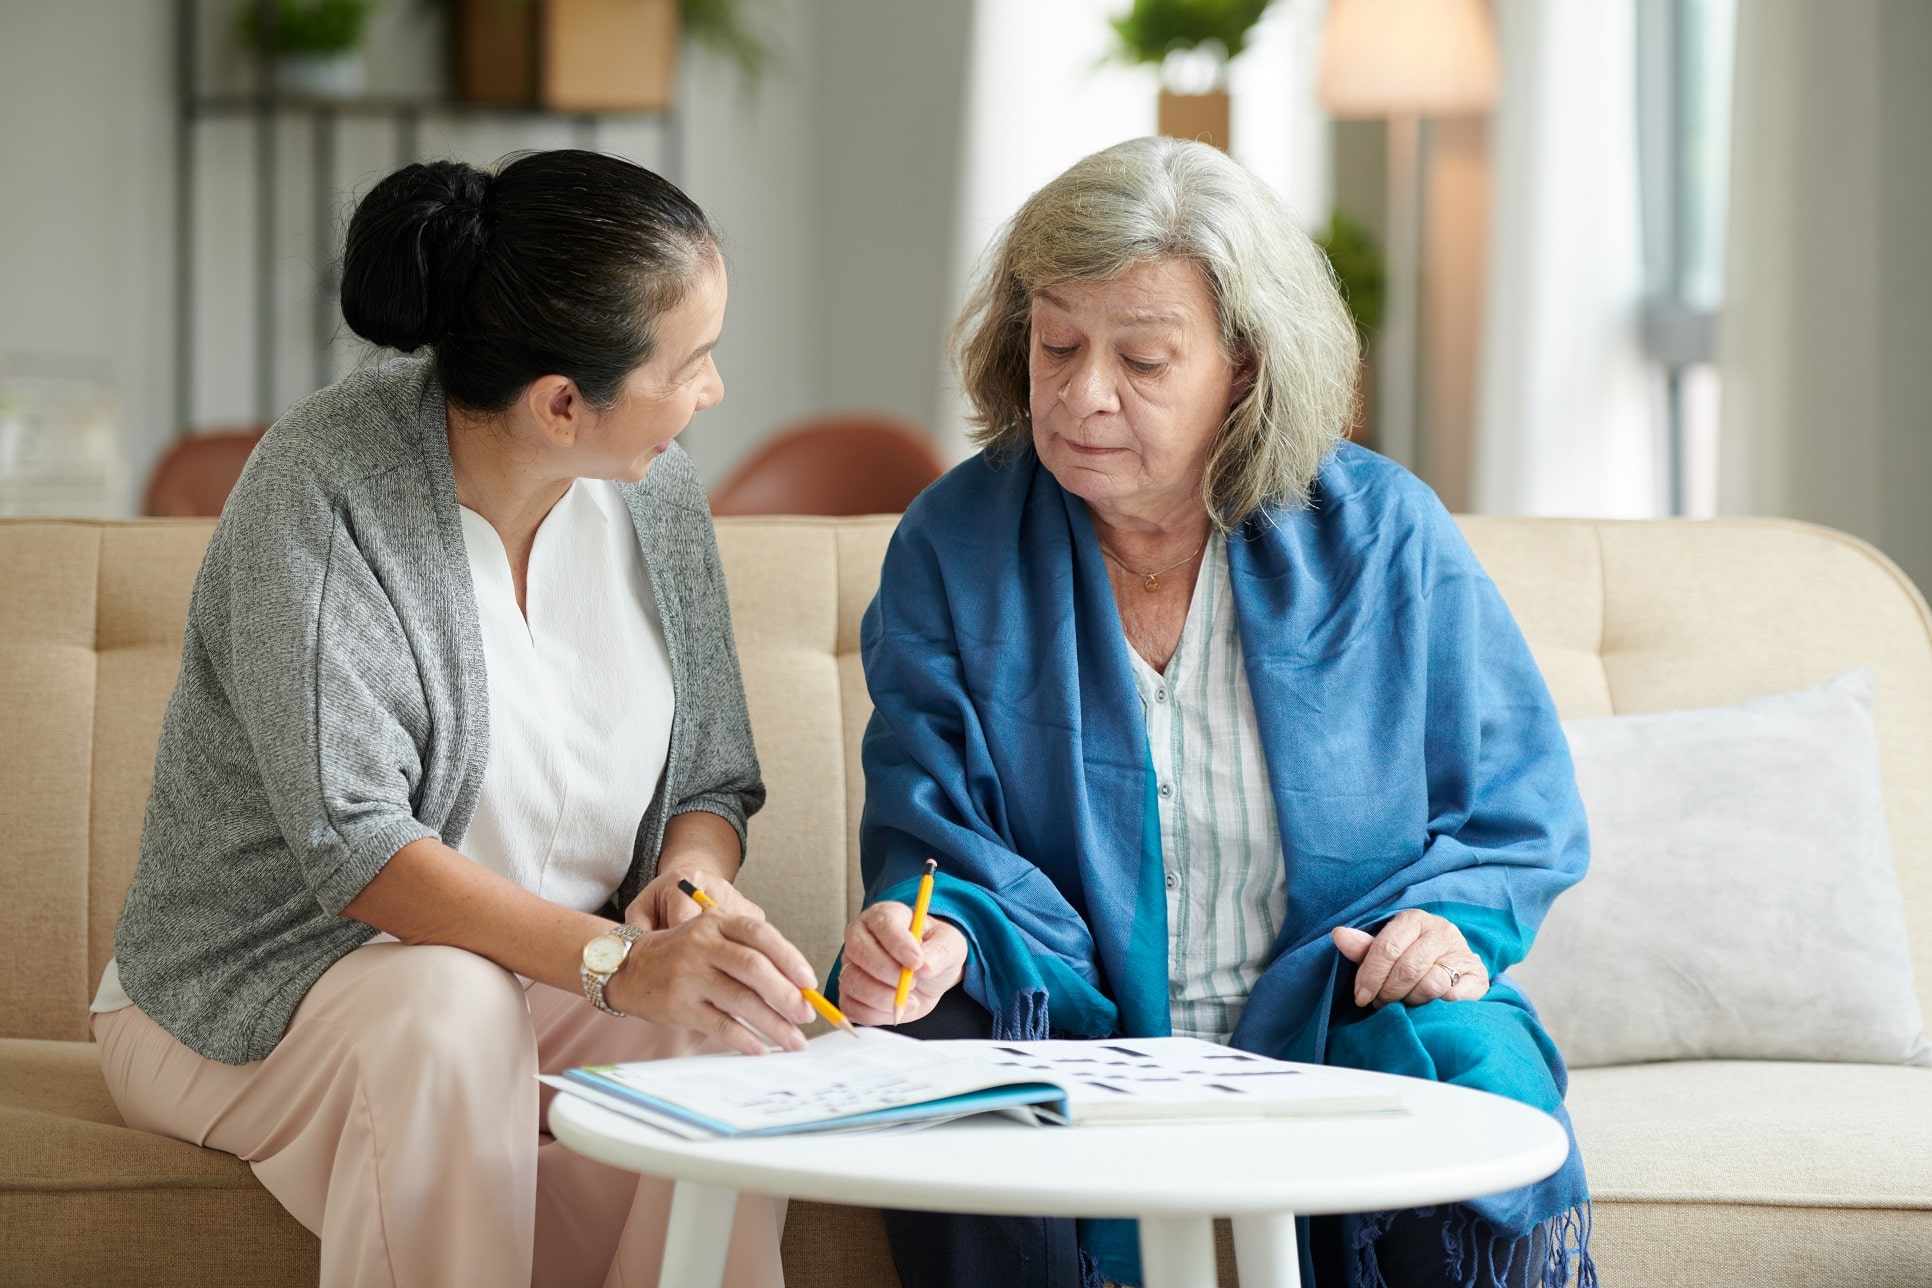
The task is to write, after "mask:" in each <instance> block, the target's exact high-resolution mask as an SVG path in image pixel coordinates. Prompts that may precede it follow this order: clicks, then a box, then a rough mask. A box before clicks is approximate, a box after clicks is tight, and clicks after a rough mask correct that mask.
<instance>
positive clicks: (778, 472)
mask: <svg viewBox="0 0 1932 1288" xmlns="http://www.w3.org/2000/svg"><path fill="white" fill-rule="evenodd" d="M945 472H946V466H945V462H943V461H941V460H940V459H939V453H938V452H936V451H934V450H933V445H932V436H931V435H930V434H928V433H926V432H925V431H924V430H922V429H920V428H919V426H917V425H914V424H912V423H911V422H909V421H903V420H899V419H897V418H895V417H892V416H875V415H853V414H842V415H832V416H820V417H817V418H815V419H812V420H807V421H802V422H800V423H799V424H797V425H794V426H792V427H791V428H790V429H787V430H782V431H780V432H779V433H777V434H774V435H773V436H772V437H771V438H769V439H767V440H765V442H764V444H763V445H762V446H760V447H759V448H758V449H757V450H756V451H754V452H753V453H752V455H751V458H750V459H749V460H747V461H745V463H744V464H742V465H740V466H739V467H738V468H737V470H736V471H735V472H734V473H733V474H732V476H731V477H730V478H728V479H726V480H725V481H724V482H723V483H722V484H720V485H719V486H718V488H717V489H716V490H715V491H713V492H712V493H711V512H712V513H713V514H828V515H851V514H898V513H900V512H901V511H903V510H904V509H905V508H906V506H907V505H909V504H910V503H911V501H912V498H914V497H915V496H918V495H919V493H920V492H921V491H922V490H924V488H925V487H926V485H927V484H929V483H931V482H932V481H933V480H934V479H936V478H938V477H939V476H940V475H941V474H943V473H945Z"/></svg>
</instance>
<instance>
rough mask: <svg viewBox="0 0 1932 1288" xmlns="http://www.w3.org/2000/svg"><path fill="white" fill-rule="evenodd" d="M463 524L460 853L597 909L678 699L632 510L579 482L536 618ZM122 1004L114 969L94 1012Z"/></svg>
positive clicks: (529, 601) (486, 542)
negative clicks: (472, 627) (473, 709)
mask: <svg viewBox="0 0 1932 1288" xmlns="http://www.w3.org/2000/svg"><path fill="white" fill-rule="evenodd" d="M462 520H463V544H464V547H465V549H466V550H467V552H468V554H469V561H470V578H471V581H472V582H473V583H474V585H475V589H476V609H477V616H478V617H479V618H480V619H481V623H482V628H483V657H484V663H485V666H486V669H487V671H488V675H489V691H490V759H489V764H488V766H487V767H486V769H485V771H484V774H483V788H482V792H481V794H480V795H479V797H478V799H477V803H476V816H475V817H474V818H473V819H471V820H470V827H469V832H468V833H467V834H466V835H465V836H464V838H463V841H462V844H461V845H460V846H459V847H458V848H460V849H461V850H462V851H463V853H464V854H466V855H468V856H469V857H470V858H471V859H473V860H475V861H476V862H478V863H481V864H482V865H483V866H484V867H486V868H489V869H490V870H491V871H493V872H497V873H500V874H502V875H503V876H505V877H508V878H509V879H510V880H512V881H514V882H516V883H517V884H518V885H520V886H522V887H523V888H524V889H526V890H529V891H531V892H532V893H534V894H538V895H541V896H543V897H544V898H545V899H548V900H550V901H551V902H553V903H560V904H563V905H564V906H566V907H570V908H575V909H577V910H578V911H580V912H593V911H595V910H596V909H598V908H600V907H602V906H603V905H604V903H605V902H606V901H607V900H608V899H609V898H610V897H611V895H612V894H614V893H615V892H616V890H617V887H618V886H619V884H621V883H622V881H623V880H624V877H625V874H627V873H628V872H629V871H630V866H631V857H632V851H633V850H634V848H635V846H636V843H637V830H638V828H639V826H640V825H641V824H642V823H643V821H644V811H645V810H646V809H648V808H649V807H650V803H651V797H652V796H653V795H654V794H655V793H656V791H657V785H658V779H659V778H661V777H662V776H663V773H664V761H665V758H666V756H667V755H668V754H669V752H670V746H671V715H672V710H673V707H674V706H675V702H676V698H675V694H674V691H673V687H672V681H671V658H670V654H669V653H668V652H667V651H666V649H665V645H664V628H663V624H662V623H661V622H660V621H659V619H658V615H657V599H656V597H655V595H654V594H653V593H652V589H651V575H650V571H649V569H648V568H646V567H645V564H644V556H643V554H642V553H641V552H640V551H639V549H638V544H637V535H636V532H635V530H634V529H633V527H632V526H631V516H630V511H629V510H628V509H627V508H626V507H625V505H624V499H623V497H622V496H620V495H619V494H618V492H617V487H616V485H615V484H613V483H609V482H604V481H601V480H594V479H579V480H578V481H577V482H576V483H574V484H573V485H572V486H571V488H570V491H569V492H567V493H565V494H564V497H563V499H562V500H561V501H559V502H557V504H556V505H555V506H554V507H553V508H552V509H551V511H550V513H549V514H548V515H546V516H544V520H543V523H542V524H541V525H539V526H538V528H537V534H536V539H535V543H534V544H533V546H532V547H531V550H530V568H529V573H528V576H527V577H526V579H525V582H524V606H525V609H527V616H526V614H525V613H524V612H520V611H518V609H517V599H516V587H515V584H514V583H513V582H512V581H511V579H510V559H509V555H508V554H507V553H506V552H505V551H504V548H503V541H502V538H500V537H498V536H497V533H496V529H495V528H492V527H491V526H490V524H489V521H488V520H486V519H485V518H483V516H482V515H480V514H477V513H475V512H474V511H472V510H468V509H464V510H463V511H462ZM379 938H387V936H380V937H379ZM128 1005H131V1003H130V1002H129V1000H128V997H127V994H126V992H125V991H123V990H122V988H121V980H120V972H119V971H118V970H117V969H116V967H115V965H114V963H113V962H112V961H110V962H108V964H107V969H106V971H104V972H103V973H102V976H101V985H100V989H99V991H98V992H97V993H96V994H95V997H94V1002H93V1005H92V1006H91V1007H90V1008H89V1009H91V1010H94V1011H113V1010H119V1009H120V1008H121V1007H124V1006H128Z"/></svg>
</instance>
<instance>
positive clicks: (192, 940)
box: [114, 358, 765, 1064]
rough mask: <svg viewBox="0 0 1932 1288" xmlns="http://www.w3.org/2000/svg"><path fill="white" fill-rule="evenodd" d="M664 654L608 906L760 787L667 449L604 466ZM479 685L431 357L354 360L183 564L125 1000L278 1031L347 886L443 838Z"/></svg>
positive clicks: (677, 472)
mask: <svg viewBox="0 0 1932 1288" xmlns="http://www.w3.org/2000/svg"><path fill="white" fill-rule="evenodd" d="M620 490H621V491H622V493H623V495H624V499H625V501H626V502H627V503H628V504H629V507H630V512H631V520H632V523H633V524H634V525H635V527H636V529H637V538H638V546H639V548H640V549H641V550H642V551H643V554H644V560H645V564H646V566H647V567H648V568H649V569H650V574H651V584H652V586H653V587H654V588H655V590H656V593H657V609H658V613H659V616H660V618H661V619H662V622H663V626H664V639H665V644H666V645H667V647H668V651H669V654H670V658H671V672H672V678H673V683H674V686H675V692H676V714H675V715H674V717H673V720H672V724H671V745H670V750H669V755H668V758H667V760H666V763H665V766H664V776H663V777H662V778H661V779H660V780H659V782H658V783H657V787H656V792H655V794H654V795H653V796H652V798H651V804H650V807H649V809H648V810H647V811H646V812H645V814H644V817H643V820H642V822H641V824H640V825H639V827H638V831H637V842H636V846H635V850H634V852H633V855H632V859H631V866H630V871H629V874H628V875H627V877H626V878H625V881H624V883H623V886H622V888H621V889H620V890H619V892H618V897H619V899H620V901H621V902H625V903H628V902H629V900H630V899H631V898H632V897H634V896H635V895H636V893H637V892H638V890H639V889H640V888H642V886H643V885H644V883H645V882H647V881H648V880H650V878H651V876H652V875H653V873H654V872H655V871H656V868H657V855H658V849H659V847H660V845H661V844H662V842H663V838H664V824H665V821H666V820H667V819H669V818H670V817H672V816H673V815H676V814H681V813H685V812H688V811H691V810H707V811H709V812H711V813H714V814H718V815H720V816H722V817H723V818H725V819H726V820H727V821H729V822H730V823H731V825H732V826H733V827H735V828H737V830H738V835H739V839H740V841H741V842H742V840H743V838H744V834H745V820H746V818H747V817H748V816H749V815H750V814H752V813H753V812H754V811H756V810H757V809H758V807H759V806H760V805H761V804H763V803H764V797H765V792H764V786H763V784H762V783H761V781H760V779H759V775H758V760H757V757H756V755H755V754H754V752H753V750H752V742H751V725H750V721H749V719H748V717H747V715H746V712H745V697H744V687H743V684H742V681H741V679H740V677H739V672H738V660H737V652H736V649H735V648H734V646H733V643H732V637H731V620H730V614H729V610H728V609H727V606H726V603H725V587H724V576H723V572H722V570H721V569H720V567H719V563H718V551H717V544H716V541H715V539H714V538H713V536H712V530H711V514H710V509H709V507H708V506H707V504H706V501H705V495H704V490H703V488H702V487H701V486H700V484H699V481H698V477H697V472H696V471H695V470H694V469H693V468H692V466H691V462H690V459H689V458H688V457H686V456H685V455H684V453H683V452H682V451H681V450H679V449H678V448H677V447H676V446H673V447H672V448H671V450H670V451H668V452H666V453H665V454H664V455H663V456H661V457H659V458H658V460H657V463H656V464H655V465H654V466H653V467H652V469H651V473H650V476H649V477H648V478H647V479H646V480H645V481H644V482H643V483H640V484H635V485H620ZM489 712H490V703H489V682H488V678H487V676H486V675H485V672H484V660H483V638H482V633H481V628H480V626H479V623H478V619H477V611H476V597H475V592H474V590H473V589H472V587H471V584H470V568H469V559H468V556H467V554H466V552H465V549H464V545H463V529H462V523H461V520H460V518H459V516H458V507H457V501H456V476H455V473H454V471H453V470H452V468H451V465H450V455H449V440H448V438H447V431H446V428H445V422H444V413H443V395H442V390H441V388H440V386H439V384H438V383H437V380H436V377H435V374H434V368H433V364H432V363H431V362H430V361H429V360H427V359H426V358H405V359H400V360H395V361H391V362H387V363H384V364H382V365H379V366H373V367H370V368H368V369H365V370H363V371H360V372H358V373H356V374H355V375H352V376H350V377H348V378H347V379H346V380H343V381H341V382H340V383H338V384H335V385H333V386H331V387H329V388H327V389H324V390H323V391H321V392H320V393H318V394H315V395H313V396H311V397H309V398H306V399H304V400H303V401H301V402H300V403H297V404H296V405H295V406H294V407H292V408H290V409H289V411H288V412H287V413H286V414H285V415H284V416H283V417H282V418H281V420H279V421H277V422H276V423H275V425H274V427H273V428H271V429H270V430H269V431H268V434H267V436H266V437H264V438H263V439H262V442H261V445H260V446H259V447H257V448H256V449H255V453H254V455H253V456H252V457H251V458H250V459H249V462H248V468H247V469H246V470H244V471H243V472H242V476H241V480H240V482H238V483H237V484H236V485H235V490H234V492H233V494H232V495H231V496H230V497H229V500H228V504H227V506H226V508H224V509H223V511H222V516H221V522H220V523H219V524H217V525H216V527H215V533H214V537H213V539H212V540H211V541H210V543H209V546H208V552H207V555H206V556H205V557H204V558H203V560H202V563H201V572H200V575H199V576H198V577H197V578H196V580H195V588H194V596H193V598H192V600H191V601H190V602H189V605H188V621H187V631H186V637H185V638H184V640H183V641H182V650H181V672H180V676H179V678H178V679H177V680H176V682H175V688H174V694H173V697H172V698H171V699H170V701H169V703H168V711H167V716H166V719H165V720H164V722H163V724H162V727H161V741H160V747H159V750H158V751H157V753H156V756H155V766H154V790H153V794H152V795H151V796H150V797H149V798H148V812H147V820H146V824H145V826H144V828H143V829H142V833H141V861H140V866H139V868H138V869H137V870H136V872H135V875H134V884H133V887H132V888H131V889H130V890H129V891H128V896H127V902H126V904H125V906H124V907H123V908H122V911H121V920H120V925H119V927H118V929H117V930H116V932H115V936H114V956H115V959H116V962H117V965H118V968H119V970H120V976H121V985H122V987H123V988H124V989H126V991H127V994H128V996H129V997H130V998H132V999H133V1001H134V1003H135V1004H136V1005H137V1006H139V1007H140V1008H141V1009H142V1010H143V1011H145V1012H146V1013H147V1014H148V1015H149V1016H150V1017H151V1018H153V1020H154V1021H155V1022H156V1023H157V1024H160V1025H161V1026H162V1027H163V1028H165V1029H166V1030H167V1031H168V1032H170V1033H172V1034H173V1035H174V1036H175V1037H177V1038H179V1039H180V1040H181V1041H182V1042H183V1043H185V1044H186V1045H187V1046H189V1047H191V1048H193V1049H194V1050H195V1051H198V1052H200V1053H201V1054H202V1055H204V1056H206V1057H208V1058H210V1059H213V1060H221V1061H225V1062H227V1063H229V1064H243V1063H246V1062H248V1061H250V1060H258V1059H261V1058H262V1057H263V1056H266V1055H267V1054H268V1053H269V1052H270V1051H271V1050H273V1049H274V1047H275V1044H276V1043H277V1042H279V1041H280V1040H281V1036H282V1033H283V1031H284V1030H285V1029H286V1028H287V1027H288V1021H289V1017H290V1016H291V1015H292V1014H294V1011H295V1008H296V1005H297V1004H298V1003H299V1002H300V1001H301V1000H302V997H303V995H304V994H306V993H307V992H308V990H309V987H310V986H311V985H313V984H314V983H315V981H316V980H317V979H318V978H320V976H321V975H322V972H324V971H326V970H327V969H328V968H329V967H330V966H331V965H333V964H334V963H335V962H336V961H337V960H339V959H340V958H342V957H343V956H344V955H345V954H347V953H348V952H349V951H350V950H352V949H354V948H356V947H357V946H358V945H360V944H362V943H363V942H364V941H366V940H368V939H369V938H370V937H371V936H372V935H374V934H375V931H374V930H373V929H372V928H371V927H369V926H366V925H363V924H362V923H361V922H358V921H353V920H350V919H348V918H345V917H342V916H340V915H339V914H340V913H341V911H342V909H343V907H344V906H345V905H347V904H348V903H349V901H350V900H352V899H354V898H355V896H356V895H357V894H358V893H359V892H360V891H361V890H362V888H363V887H364V886H365V885H367V884H368V883H369V881H370V879H371V878H372V877H374V876H375V875H376V873H377V872H378V871H380V870H381V868H382V866H383V864H384V863H386V862H387V861H388V859H389V856H390V855H392V854H394V853H395V852H396V851H397V850H399V849H401V848H402V847H403V846H405V845H407V844H409V843H410V842H411V841H416V840H420V839H422V838H423V837H428V836H436V837H441V838H442V840H443V841H444V842H445V843H446V844H448V845H451V846H459V845H460V844H461V843H462V840H463V836H464V833H465V832H466V831H467V830H468V829H469V825H470V818H471V816H472V815H473V814H474V813H475V810H476V798H477V793H478V791H479V790H480V789H481V787H482V783H483V769H484V764H485V761H486V760H487V758H488V756H489V748H490V731H489Z"/></svg>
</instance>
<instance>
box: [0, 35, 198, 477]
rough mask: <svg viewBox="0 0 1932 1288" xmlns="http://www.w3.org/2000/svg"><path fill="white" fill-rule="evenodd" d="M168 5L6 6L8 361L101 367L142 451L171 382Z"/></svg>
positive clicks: (3, 239) (3, 306)
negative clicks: (52, 360) (84, 362)
mask: <svg viewBox="0 0 1932 1288" xmlns="http://www.w3.org/2000/svg"><path fill="white" fill-rule="evenodd" d="M168 12H169V10H168V7H167V6H166V5H163V4H155V3H143V4H127V3H125V2H124V0H122V2H117V0H62V2H61V3H59V4H50V3H35V2H33V0H0V363H3V362H4V361H5V360H6V359H7V357H9V356H10V355H22V354H58V355H78V356H81V357H84V358H88V359H92V360H94V361H95V362H98V363H99V364H100V365H102V366H103V367H104V368H105V370H106V372H107V373H108V374H109V376H110V377H111V379H112V380H113V382H114V384H115V386H116V387H117V389H118V390H119V393H120V399H121V405H122V419H123V423H124V426H125V434H126V437H127V438H128V439H129V440H130V441H132V442H135V443H147V442H150V441H154V440H156V439H158V438H159V437H161V436H163V435H165V434H166V433H167V429H168V415H167V409H168V406H169V398H170V397H171V392H172V387H173V386H172V378H171V374H170V373H171V368H172V363H173V347H172V345H171V344H170V341H169V337H170V334H171V330H172V328H171V325H170V319H171V310H172V307H173V304H172V301H173V291H172V289H171V284H172V278H171V276H170V272H171V270H170V267H169V265H170V262H171V251H170V248H171V246H172V240H171V227H172V221H171V219H170V217H169V216H170V210H171V204H170V203H171V200H172V198H171V193H172V191H173V183H172V179H171V168H170V166H171V161H170V158H171V156H172V144H173V132H172V121H173V117H172V115H171V114H170V113H169V112H168V110H167V105H168V85H169V82H170V76H171V70H172V65H171V64H170V62H169V61H168V59H167V56H166V50H167V49H168V48H169V47H170V43H171V42H170V40H169V35H170V29H169V21H168ZM133 478H134V474H133V473H132V472H131V473H130V483H131V482H132V479H133Z"/></svg>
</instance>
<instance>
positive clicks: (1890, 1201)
mask: <svg viewBox="0 0 1932 1288" xmlns="http://www.w3.org/2000/svg"><path fill="white" fill-rule="evenodd" d="M1569 1106H1570V1116H1571V1118H1572V1119H1573V1120H1574V1121H1575V1124H1576V1136H1577V1142H1578V1144H1579V1145H1580V1146H1581V1147H1582V1149H1583V1159H1584V1165H1585V1167H1586V1168H1587V1169H1588V1171H1589V1175H1590V1193H1591V1197H1592V1198H1593V1199H1594V1201H1595V1211H1594V1217H1595V1230H1594V1231H1593V1234H1592V1238H1591V1250H1592V1252H1593V1253H1594V1254H1595V1256H1596V1260H1597V1268H1598V1270H1599V1272H1600V1273H1601V1276H1602V1281H1603V1282H1604V1283H1605V1284H1642V1285H1644V1288H1707V1286H1708V1285H1710V1284H1727V1285H1731V1286H1732V1288H1812V1286H1814V1285H1818V1284H1857V1285H1859V1286H1860V1288H1923V1285H1924V1283H1925V1268H1926V1267H1927V1266H1932V1070H1927V1069H1921V1068H1913V1067H1910V1066H1904V1065H1858V1064H1823V1063H1783V1062H1768V1061H1742V1060H1700V1061H1683V1062H1676V1063H1670V1064H1644V1065H1628V1066H1624V1067H1621V1068H1604V1069H1584V1070H1580V1071H1578V1072H1577V1073H1576V1074H1574V1075H1573V1076H1572V1078H1571V1080H1570V1094H1569Z"/></svg>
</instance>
